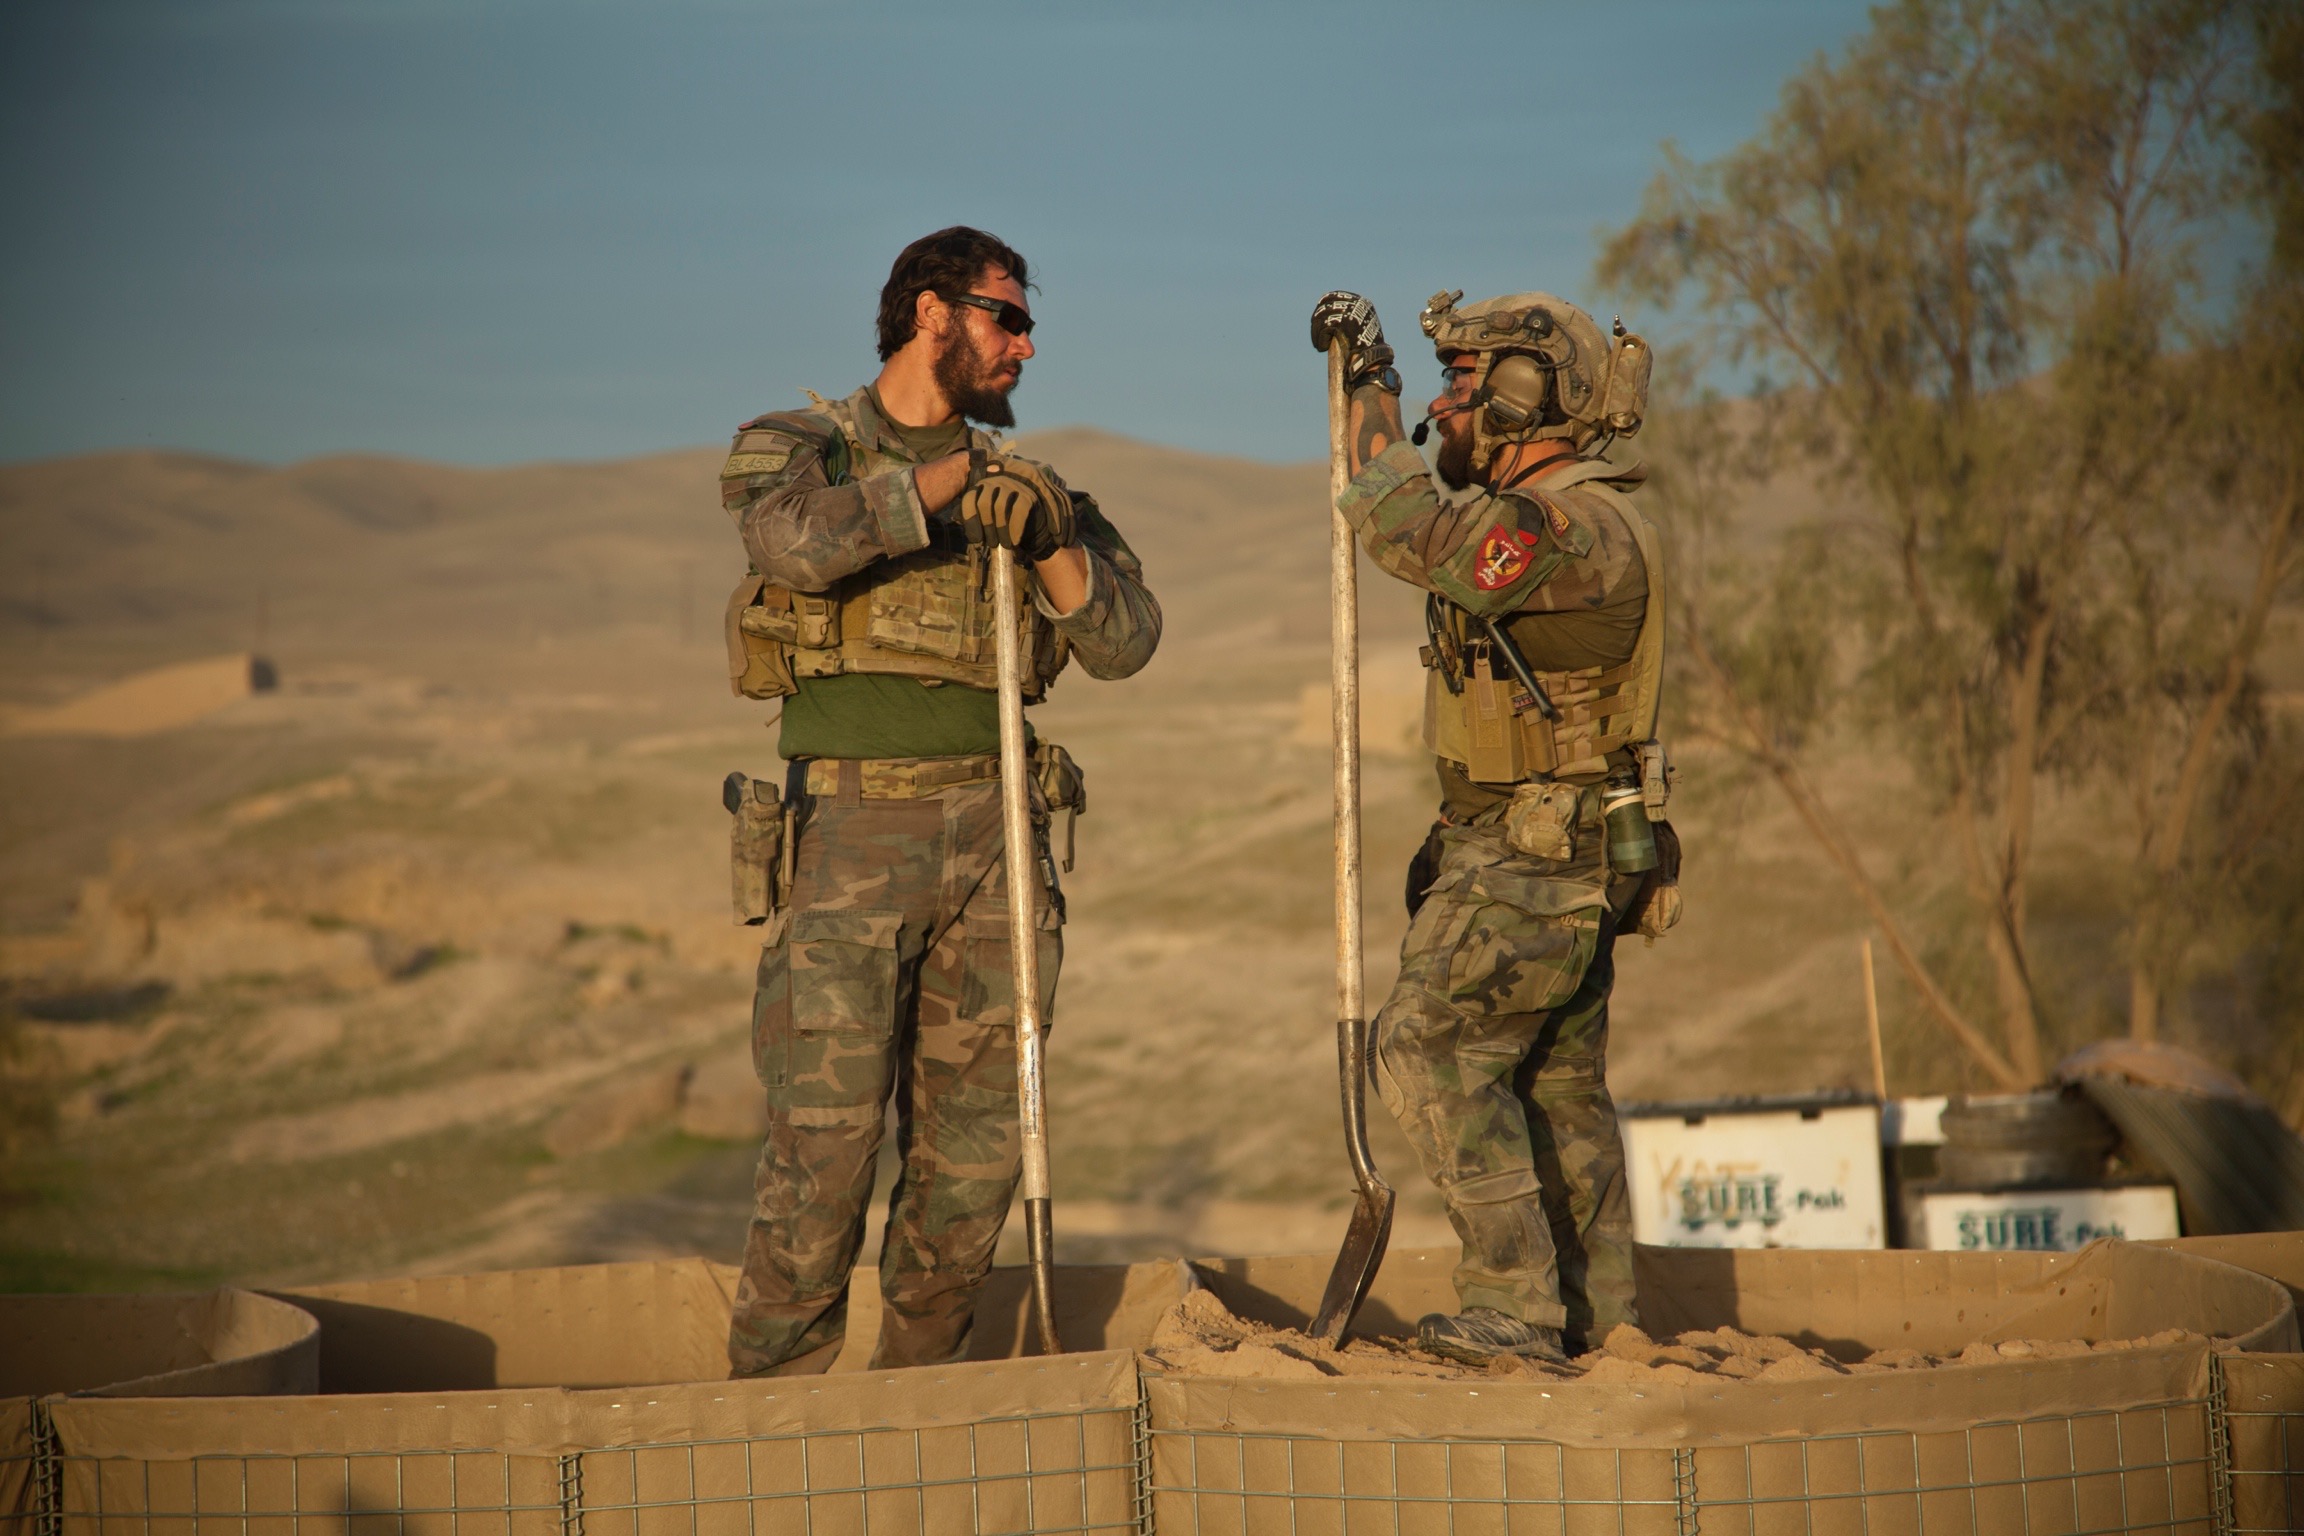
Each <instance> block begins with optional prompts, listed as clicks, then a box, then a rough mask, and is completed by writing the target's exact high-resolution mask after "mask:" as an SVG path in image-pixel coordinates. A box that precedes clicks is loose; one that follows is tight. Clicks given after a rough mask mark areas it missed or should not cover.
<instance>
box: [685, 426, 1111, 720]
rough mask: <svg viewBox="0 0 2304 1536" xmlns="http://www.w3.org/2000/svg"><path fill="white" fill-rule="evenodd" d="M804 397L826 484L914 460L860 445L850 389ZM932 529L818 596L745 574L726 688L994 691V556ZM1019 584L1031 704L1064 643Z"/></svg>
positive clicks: (754, 692)
mask: <svg viewBox="0 0 2304 1536" xmlns="http://www.w3.org/2000/svg"><path fill="white" fill-rule="evenodd" d="M808 398H809V399H810V400H812V401H814V402H815V409H814V410H812V411H810V412H808V413H807V414H809V415H811V416H815V417H818V418H820V419H821V420H822V421H823V423H824V424H825V426H826V427H827V428H828V429H830V430H831V431H832V432H833V433H835V434H836V436H835V438H834V442H833V444H832V446H831V447H829V448H827V450H826V452H825V455H824V470H825V475H826V478H827V479H829V480H830V482H831V483H832V484H834V485H844V484H847V483H849V482H850V481H851V480H855V479H860V478H863V477H865V476H869V475H875V474H880V473H882V472H884V471H887V470H895V469H908V468H911V467H912V461H911V460H910V459H907V458H902V457H899V456H897V455H895V454H891V453H887V452H883V451H881V450H880V449H878V448H876V447H869V446H867V445H866V443H865V441H864V433H863V431H862V429H861V427H860V426H859V424H858V421H857V416H856V400H857V398H858V397H857V396H850V397H849V398H848V399H846V400H825V399H824V398H822V397H821V396H819V395H817V394H816V393H815V392H814V391H810V392H809V395H808ZM968 440H969V443H970V445H971V446H974V447H980V448H983V449H985V450H987V451H996V450H997V447H998V443H997V440H996V439H994V438H992V437H991V436H989V435H988V434H986V433H982V432H978V431H976V430H975V429H974V428H971V429H969V434H968ZM928 531H929V536H930V539H931V542H930V544H929V545H928V547H927V548H926V549H919V550H914V551H913V552H912V553H910V554H906V555H897V556H895V557H893V558H891V559H886V560H875V561H873V562H872V563H871V564H870V565H868V566H866V567H864V568H863V569H862V570H860V571H856V572H854V573H853V574H851V575H848V576H844V577H842V578H841V579H840V580H838V581H836V582H834V583H833V584H832V585H831V586H830V587H829V588H827V589H826V590H824V591H822V592H794V591H791V590H789V589H787V588H784V587H779V586H776V585H775V584H774V583H772V582H770V581H769V580H768V579H767V578H766V577H764V576H762V575H761V574H760V573H759V572H758V571H756V570H755V571H750V572H748V573H747V574H746V575H745V577H744V579H743V580H742V581H739V582H738V583H737V584H736V590H735V591H734V592H732V593H730V594H729V597H728V612H727V636H728V682H729V686H730V687H731V688H732V689H733V690H734V691H735V692H737V693H738V694H741V695H743V696H744V697H746V698H753V699H776V698H782V697H784V696H785V695H786V694H790V693H795V692H798V691H799V679H801V678H806V677H836V676H838V675H840V674H841V673H844V672H877V673H883V674H889V675H893V676H897V677H916V678H919V679H920V680H921V681H922V682H923V683H925V684H927V685H928V686H930V687H936V686H938V685H940V684H944V683H962V684H965V685H967V686H968V687H971V688H982V689H984V690H986V691H987V692H989V691H992V690H994V689H996V688H998V687H999V685H1000V671H999V658H998V652H997V636H996V632H995V631H994V629H993V625H994V623H995V622H996V620H997V617H998V615H997V614H996V613H995V612H994V609H993V601H992V562H991V557H990V553H989V551H988V550H987V549H985V548H984V547H982V546H976V547H973V548H971V547H970V546H969V545H967V544H965V543H963V542H961V541H960V539H959V535H958V533H957V532H956V531H954V530H953V529H952V528H951V526H950V525H949V524H946V523H940V522H935V521H931V522H930V523H929V529H928ZM1018 588H1019V591H1020V592H1021V593H1022V594H1023V598H1024V600H1023V602H1022V604H1021V605H1020V606H1021V607H1022V608H1023V610H1024V611H1023V616H1022V625H1021V630H1020V634H1021V638H1022V640H1023V655H1024V658H1025V662H1026V666H1025V674H1024V690H1023V691H1024V702H1026V703H1027V704H1033V703H1038V702H1039V701H1040V699H1041V698H1042V697H1043V696H1044V695H1046V693H1047V691H1048V685H1049V684H1050V683H1052V682H1054V681H1055V680H1056V675H1057V674H1058V673H1059V672H1061V671H1063V670H1064V664H1065V662H1066V661H1067V660H1068V659H1069V658H1070V654H1071V646H1070V644H1069V643H1068V642H1067V641H1066V640H1065V638H1064V636H1063V635H1062V634H1061V633H1059V632H1058V631H1057V629H1056V627H1055V626H1054V625H1052V624H1050V623H1049V622H1048V620H1047V618H1046V617H1045V616H1044V615H1042V613H1041V612H1040V609H1039V605H1038V604H1036V603H1035V602H1033V601H1032V597H1031V589H1032V583H1031V581H1030V580H1029V578H1027V579H1026V580H1024V581H1021V582H1019V583H1018Z"/></svg>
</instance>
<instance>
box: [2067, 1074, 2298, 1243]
mask: <svg viewBox="0 0 2304 1536" xmlns="http://www.w3.org/2000/svg"><path fill="white" fill-rule="evenodd" d="M2082 1086H2084V1087H2085V1088H2086V1089H2087V1090H2088V1096H2089V1097H2090V1098H2091V1099H2093V1100H2095V1101H2096V1105H2097V1107H2098V1108H2100V1109H2102V1110H2103V1111H2104V1113H2105V1114H2106V1115H2107V1116H2109V1117H2110V1119H2111V1121H2112V1123H2113V1124H2114V1125H2116V1126H2118V1127H2119V1128H2120V1135H2121V1138H2122V1139H2123V1140H2124V1141H2125V1142H2126V1143H2127V1148H2128V1152H2129V1154H2130V1160H2131V1161H2133V1162H2140V1163H2144V1164H2147V1165H2149V1166H2150V1167H2152V1168H2154V1169H2156V1170H2157V1171H2158V1172H2160V1173H2162V1174H2165V1175H2166V1176H2167V1178H2168V1180H2169V1181H2170V1182H2171V1183H2173V1184H2174V1185H2175V1186H2176V1199H2177V1203H2178V1205H2179V1206H2180V1208H2181V1209H2182V1211H2183V1214H2184V1230H2185V1232H2186V1233H2187V1234H2190V1235H2193V1236H2202V1235H2209V1234H2215V1233H2220V1232H2283V1231H2290V1230H2294V1229H2296V1228H2304V1140H2299V1139H2298V1137H2297V1135H2296V1133H2295V1132H2294V1131H2292V1130H2290V1129H2289V1128H2288V1127H2287V1126H2286V1125H2284V1124H2282V1123H2281V1121H2280V1117H2279V1116H2278V1115H2277V1114H2275V1113H2273V1111H2272V1109H2271V1108H2270V1106H2268V1105H2265V1104H2263V1103H2260V1102H2254V1103H2252V1102H2247V1101H2241V1100H2234V1099H2227V1098H2212V1097H2210V1096H2208V1095H2206V1094H2199V1093H2185V1092H2183V1091H2181V1090H2178V1089H2173V1088H2142V1087H2138V1086H2137V1085H2135V1084H2133V1083H2127V1082H2122V1081H2120V1080H2118V1079H2116V1078H2101V1077H2100V1078H2089V1079H2087V1080H2086V1081H2085V1083H2084V1084H2083V1085H2082Z"/></svg>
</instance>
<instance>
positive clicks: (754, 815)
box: [720, 773, 792, 927]
mask: <svg viewBox="0 0 2304 1536" xmlns="http://www.w3.org/2000/svg"><path fill="white" fill-rule="evenodd" d="M720 803H721V804H722V805H723V806H725V807H727V809H728V813H729V815H730V816H731V817H733V818H734V820H733V821H732V822H731V823H730V825H729V829H728V874H729V894H730V897H731V900H732V902H733V904H734V907H735V917H736V921H737V922H738V923H739V924H743V925H746V926H751V927H757V926H759V925H760V924H763V923H765V922H767V921H768V920H769V919H770V918H772V917H774V916H775V915H776V914H777V913H778V912H780V911H781V910H783V907H784V904H785V902H786V901H788V900H789V899H790V898H791V869H790V862H791V861H790V860H789V859H788V858H787V857H786V855H787V852H788V850H789V849H790V846H791V835H792V827H791V825H790V814H789V808H788V807H787V806H785V804H784V803H783V801H782V799H781V797H780V796H779V795H778V794H777V792H776V786H775V785H774V784H772V783H769V782H768V781H767V780H765V779H755V778H752V777H750V776H749V775H746V774H743V773H731V774H730V775H728V777H727V778H726V779H725V780H723V781H722V782H721V785H720Z"/></svg>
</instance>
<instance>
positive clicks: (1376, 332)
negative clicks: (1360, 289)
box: [1312, 288, 1392, 392]
mask: <svg viewBox="0 0 2304 1536" xmlns="http://www.w3.org/2000/svg"><path fill="white" fill-rule="evenodd" d="M1338 337H1341V338H1343V341H1344V388H1345V389H1346V391H1348V392H1349V391H1351V390H1354V389H1358V388H1359V387H1360V386H1361V385H1362V384H1365V383H1366V382H1368V380H1369V379H1371V378H1373V377H1374V376H1375V375H1377V374H1379V373H1382V372H1383V371H1384V370H1385V369H1387V368H1389V367H1391V366H1392V349H1391V347H1389V346H1388V345H1386V344H1385V341H1384V324H1383V322H1382V321H1380V320H1378V319H1377V318H1376V306H1375V305H1373V304H1371V303H1369V302H1368V301H1367V300H1366V299H1364V298H1362V297H1360V295H1358V294H1356V293H1350V292H1347V291H1345V290H1344V289H1341V288H1339V289H1337V290H1335V291H1334V292H1332V293H1324V294H1322V295H1320V302H1319V303H1317V304H1315V305H1313V306H1312V350H1313V351H1315V352H1325V351H1327V350H1328V344H1329V342H1331V341H1333V340H1335V339H1336V338H1338Z"/></svg>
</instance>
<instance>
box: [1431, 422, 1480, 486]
mask: <svg viewBox="0 0 2304 1536" xmlns="http://www.w3.org/2000/svg"><path fill="white" fill-rule="evenodd" d="M1432 472H1433V473H1434V474H1436V475H1438V476H1439V477H1440V483H1441V484H1442V485H1445V486H1446V487H1448V489H1450V490H1452V491H1461V490H1464V489H1466V488H1468V487H1469V486H1470V485H1471V484H1472V434H1471V432H1470V431H1466V432H1465V433H1464V434H1463V435H1462V436H1456V435H1453V434H1449V433H1442V434H1441V437H1440V451H1439V452H1438V453H1436V454H1434V455H1433V456H1432Z"/></svg>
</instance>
